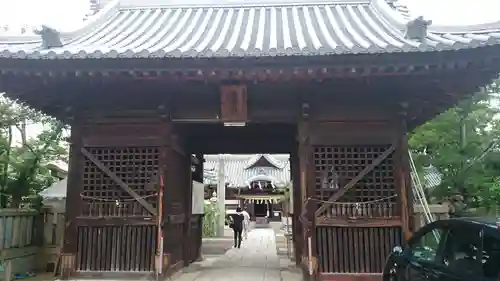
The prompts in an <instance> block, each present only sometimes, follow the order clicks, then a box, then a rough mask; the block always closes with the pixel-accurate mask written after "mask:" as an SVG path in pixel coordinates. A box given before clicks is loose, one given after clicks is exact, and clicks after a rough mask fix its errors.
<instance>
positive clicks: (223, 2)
mask: <svg viewBox="0 0 500 281" xmlns="http://www.w3.org/2000/svg"><path fill="white" fill-rule="evenodd" d="M245 2H246V3H245ZM370 2H371V0H293V1H290V0H252V1H251V3H248V1H244V0H215V1H209V0H171V1H166V0H120V9H122V10H129V9H145V8H230V7H231V8H235V7H282V6H314V5H342V4H345V5H347V4H370Z"/></svg>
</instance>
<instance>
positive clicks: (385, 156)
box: [315, 143, 396, 217]
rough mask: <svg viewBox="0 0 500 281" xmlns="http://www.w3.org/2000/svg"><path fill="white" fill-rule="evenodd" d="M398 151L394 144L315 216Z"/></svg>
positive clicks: (331, 198)
mask: <svg viewBox="0 0 500 281" xmlns="http://www.w3.org/2000/svg"><path fill="white" fill-rule="evenodd" d="M395 149H396V143H393V144H392V145H391V146H390V147H389V148H388V149H387V150H386V151H384V153H382V154H380V155H379V156H378V157H377V158H375V159H374V160H373V161H372V162H371V163H370V165H368V166H366V167H365V168H364V169H363V170H362V171H361V172H359V174H358V175H357V176H356V177H355V178H353V179H352V180H351V181H350V182H349V183H347V184H346V185H345V186H344V187H342V188H341V189H340V190H339V191H337V192H335V193H334V194H333V195H332V196H331V197H330V198H328V200H327V201H328V203H323V204H322V205H321V206H320V207H319V208H318V209H317V210H316V213H315V216H316V217H318V216H319V215H320V214H321V213H322V212H324V211H325V210H326V208H328V206H329V205H330V204H331V203H332V202H335V201H337V200H338V199H339V198H340V197H342V195H344V194H345V193H346V192H347V191H349V190H350V189H351V188H353V187H354V185H356V184H357V183H358V182H359V181H360V180H361V179H362V178H364V177H365V176H366V175H367V174H368V173H369V172H371V171H372V170H373V169H374V168H375V167H377V166H378V165H379V164H380V163H382V161H384V160H385V159H386V158H387V157H388V156H389V155H390V154H391V153H393V152H394V150H395Z"/></svg>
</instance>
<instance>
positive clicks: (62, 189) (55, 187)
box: [39, 178, 68, 199]
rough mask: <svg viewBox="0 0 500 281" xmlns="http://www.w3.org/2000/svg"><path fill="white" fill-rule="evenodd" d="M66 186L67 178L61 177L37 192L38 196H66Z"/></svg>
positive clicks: (60, 197) (55, 197)
mask: <svg viewBox="0 0 500 281" xmlns="http://www.w3.org/2000/svg"><path fill="white" fill-rule="evenodd" d="M67 188H68V179H67V178H66V179H63V180H60V181H58V182H55V183H54V184H52V185H51V186H49V187H48V188H47V189H45V190H43V191H41V192H40V193H39V195H40V196H42V197H43V198H46V199H62V198H66V190H67Z"/></svg>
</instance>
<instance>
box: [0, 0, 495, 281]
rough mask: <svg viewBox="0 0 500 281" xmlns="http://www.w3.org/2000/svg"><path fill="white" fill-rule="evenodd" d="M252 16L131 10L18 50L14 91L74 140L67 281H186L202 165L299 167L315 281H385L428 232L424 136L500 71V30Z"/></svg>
mask: <svg viewBox="0 0 500 281" xmlns="http://www.w3.org/2000/svg"><path fill="white" fill-rule="evenodd" d="M160 2H161V3H160ZM237 2H238V1H236V2H232V1H221V2H215V3H214V2H213V1H211V2H210V3H207V2H205V1H203V0H192V1H188V2H186V1H175V0H174V1H165V2H162V1H152V0H151V1H147V0H141V1H139V0H137V1H134V0H114V1H111V2H110V3H109V4H108V6H107V7H106V8H104V9H103V10H102V11H100V12H99V13H97V14H96V15H94V16H92V18H90V19H89V20H88V21H87V24H86V25H85V26H84V27H83V28H81V29H78V30H75V31H73V32H58V31H57V30H55V29H52V28H49V27H47V26H44V27H43V28H42V29H41V30H39V31H38V35H34V36H32V37H29V36H28V37H22V38H19V37H6V36H1V34H0V91H1V92H3V91H4V92H6V94H7V96H8V97H10V98H14V99H18V100H19V101H22V102H26V103H27V104H29V105H30V106H32V107H33V108H35V109H38V110H41V111H43V112H45V113H47V114H50V115H52V116H54V117H56V118H58V119H60V120H62V121H64V122H66V123H68V124H71V126H72V133H71V139H70V144H71V151H70V159H69V162H70V166H69V178H68V195H67V208H66V210H67V216H66V218H67V224H66V231H65V241H64V246H63V253H62V259H61V267H62V273H63V277H69V276H74V275H86V274H91V275H93V276H94V275H95V274H103V275H106V274H110V273H119V274H123V273H127V274H129V273H132V272H136V273H137V272H139V273H141V274H142V273H147V274H153V273H154V274H157V275H159V276H160V275H161V276H166V275H169V274H172V273H173V272H174V271H176V270H178V269H179V268H181V267H182V266H186V265H188V264H189V263H190V262H192V261H193V260H195V259H197V258H198V257H199V254H200V250H199V249H200V244H201V220H202V218H201V217H200V216H199V215H193V214H192V212H191V205H192V202H191V190H192V180H193V179H198V181H199V180H200V178H201V177H202V174H203V173H202V171H203V159H201V158H202V157H201V155H203V154H218V153H233V154H237V153H240V154H243V153H287V154H290V155H291V160H290V161H291V170H292V179H293V184H294V188H293V194H294V206H293V209H294V224H293V230H294V234H293V237H294V246H295V253H296V260H297V263H298V265H299V266H301V268H302V269H303V272H304V275H305V276H306V277H307V279H310V280H340V281H353V280H359V281H361V280H376V279H377V278H379V277H380V273H381V271H382V266H383V263H384V262H385V259H386V257H387V255H388V254H389V253H390V249H391V248H392V246H394V245H397V244H401V243H404V242H405V239H406V238H407V237H408V236H409V235H410V234H411V232H412V229H411V226H412V225H413V223H412V222H411V219H412V214H411V210H412V206H411V203H412V200H411V199H412V195H411V184H410V182H411V181H410V178H409V177H410V174H409V170H408V159H407V155H408V147H407V133H408V132H409V131H411V130H412V129H413V128H415V127H416V126H419V125H420V124H422V123H424V122H425V121H426V120H429V119H431V118H433V117H434V116H436V115H437V114H439V113H440V112H443V111H444V110H446V109H447V108H449V107H451V106H453V105H454V104H455V103H457V102H458V101H459V100H460V99H461V98H464V97H466V96H468V95H471V94H473V93H474V92H475V91H477V89H478V87H479V86H482V85H485V84H486V83H488V82H489V81H491V79H492V78H494V77H495V76H497V74H498V72H499V70H500V63H499V61H500V44H499V43H500V35H499V33H498V30H500V24H499V23H493V24H491V25H487V26H472V27H467V28H462V27H460V28H457V29H454V28H453V27H441V26H433V25H432V23H431V22H429V21H426V20H424V19H422V18H415V19H411V18H409V17H408V15H407V14H401V11H400V10H399V9H397V7H396V6H395V2H397V1H393V0H391V1H389V0H360V1H340V0H339V1H335V0H334V1H326V2H322V1H319V2H318V1H314V3H313V2H311V3H307V1H306V2H305V3H304V2H300V3H298V2H297V3H293V2H290V1H286V3H285V2H283V1H280V0H276V1H274V2H273V1H271V0H269V1H267V0H265V1H256V2H255V3H245V4H242V3H237ZM26 36H27V35H26ZM193 155H197V156H196V157H193Z"/></svg>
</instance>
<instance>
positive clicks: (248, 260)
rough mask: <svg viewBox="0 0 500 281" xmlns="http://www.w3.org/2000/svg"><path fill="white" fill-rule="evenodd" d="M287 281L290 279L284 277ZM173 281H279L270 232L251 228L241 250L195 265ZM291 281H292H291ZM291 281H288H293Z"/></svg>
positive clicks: (278, 261)
mask: <svg viewBox="0 0 500 281" xmlns="http://www.w3.org/2000/svg"><path fill="white" fill-rule="evenodd" d="M287 279H288V280H290V279H289V278H287ZM171 280H173V281H280V280H284V279H282V274H281V267H280V259H279V257H278V254H277V253H276V242H275V233H274V231H273V230H272V229H254V230H252V231H251V232H250V233H249V234H248V239H247V240H243V243H242V244H241V249H234V248H233V249H230V250H229V251H227V252H226V253H225V254H224V255H223V256H219V257H206V258H205V260H204V261H202V262H199V263H194V264H192V265H191V266H189V267H188V268H186V269H185V270H184V272H183V273H182V274H181V275H180V276H177V277H173V278H172V279H171ZM292 280H293V279H292ZM292 280H290V281H292Z"/></svg>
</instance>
